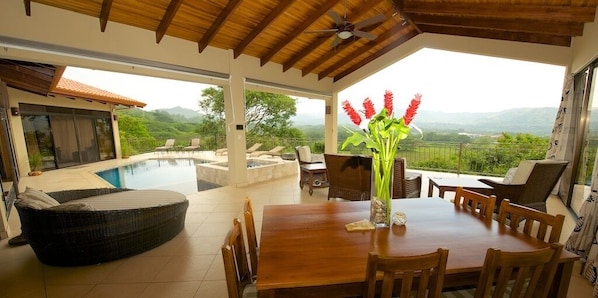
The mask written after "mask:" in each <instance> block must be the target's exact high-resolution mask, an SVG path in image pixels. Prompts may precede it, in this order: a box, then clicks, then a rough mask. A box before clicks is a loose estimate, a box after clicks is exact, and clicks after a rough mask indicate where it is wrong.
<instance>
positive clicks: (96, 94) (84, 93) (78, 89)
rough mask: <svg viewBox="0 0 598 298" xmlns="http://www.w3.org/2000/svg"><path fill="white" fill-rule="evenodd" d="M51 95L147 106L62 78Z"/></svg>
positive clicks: (129, 105)
mask: <svg viewBox="0 0 598 298" xmlns="http://www.w3.org/2000/svg"><path fill="white" fill-rule="evenodd" d="M50 93H51V94H56V95H63V96H66V97H77V98H84V99H90V100H94V101H99V102H104V103H112V104H118V105H123V106H128V107H140V108H143V107H145V106H146V104H145V103H143V102H140V101H137V100H134V99H132V98H128V97H126V96H122V95H118V94H116V93H112V92H109V91H106V90H102V89H99V88H96V87H93V86H89V85H86V84H83V83H81V82H77V81H75V80H71V79H67V78H60V81H58V84H57V85H56V87H55V88H53V89H52V90H50Z"/></svg>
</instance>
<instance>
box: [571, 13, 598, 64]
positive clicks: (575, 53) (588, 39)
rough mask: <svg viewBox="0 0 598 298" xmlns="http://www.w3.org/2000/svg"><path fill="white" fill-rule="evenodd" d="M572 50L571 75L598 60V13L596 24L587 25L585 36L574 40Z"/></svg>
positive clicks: (584, 30) (595, 17) (584, 31)
mask: <svg viewBox="0 0 598 298" xmlns="http://www.w3.org/2000/svg"><path fill="white" fill-rule="evenodd" d="M571 50H572V57H571V67H570V70H571V73H576V72H578V71H579V70H581V69H582V68H583V67H585V66H587V65H588V64H589V63H590V62H592V61H594V60H595V59H597V58H598V11H596V15H595V16H594V23H588V24H585V26H584V28H583V36H580V37H575V38H573V42H572V43H571Z"/></svg>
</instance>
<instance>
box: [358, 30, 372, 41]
mask: <svg viewBox="0 0 598 298" xmlns="http://www.w3.org/2000/svg"><path fill="white" fill-rule="evenodd" d="M353 35H355V36H357V37H363V38H367V39H369V40H374V39H376V37H378V35H376V34H372V33H369V32H365V31H359V30H355V31H353Z"/></svg>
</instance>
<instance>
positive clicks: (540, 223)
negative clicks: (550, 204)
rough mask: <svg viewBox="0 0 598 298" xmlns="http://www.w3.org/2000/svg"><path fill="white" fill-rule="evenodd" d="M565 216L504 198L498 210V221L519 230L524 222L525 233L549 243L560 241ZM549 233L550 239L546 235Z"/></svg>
mask: <svg viewBox="0 0 598 298" xmlns="http://www.w3.org/2000/svg"><path fill="white" fill-rule="evenodd" d="M564 221H565V216H564V215H562V214H556V215H552V214H548V213H545V212H542V211H539V210H536V209H533V208H530V207H526V206H522V205H518V204H513V203H511V202H510V201H509V200H508V199H505V200H502V202H501V203H500V208H499V211H498V222H499V223H501V224H503V225H508V226H509V227H511V228H512V229H515V230H517V229H518V228H519V226H520V225H521V223H522V222H523V223H524V226H523V233H525V234H526V235H530V236H534V237H536V238H538V239H540V240H542V241H546V242H548V243H553V242H559V239H560V238H561V231H562V229H563V222H564ZM548 228H550V233H548ZM547 235H548V239H546V236H547Z"/></svg>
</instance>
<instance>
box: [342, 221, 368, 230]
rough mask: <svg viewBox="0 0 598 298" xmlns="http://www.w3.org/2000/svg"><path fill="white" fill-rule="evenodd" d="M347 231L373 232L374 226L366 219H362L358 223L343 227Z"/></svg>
mask: <svg viewBox="0 0 598 298" xmlns="http://www.w3.org/2000/svg"><path fill="white" fill-rule="evenodd" d="M345 228H346V229H347V231H349V232H351V231H366V230H373V229H374V225H373V224H372V223H371V222H370V221H369V220H367V219H362V220H360V221H356V222H352V223H348V224H346V225H345Z"/></svg>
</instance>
